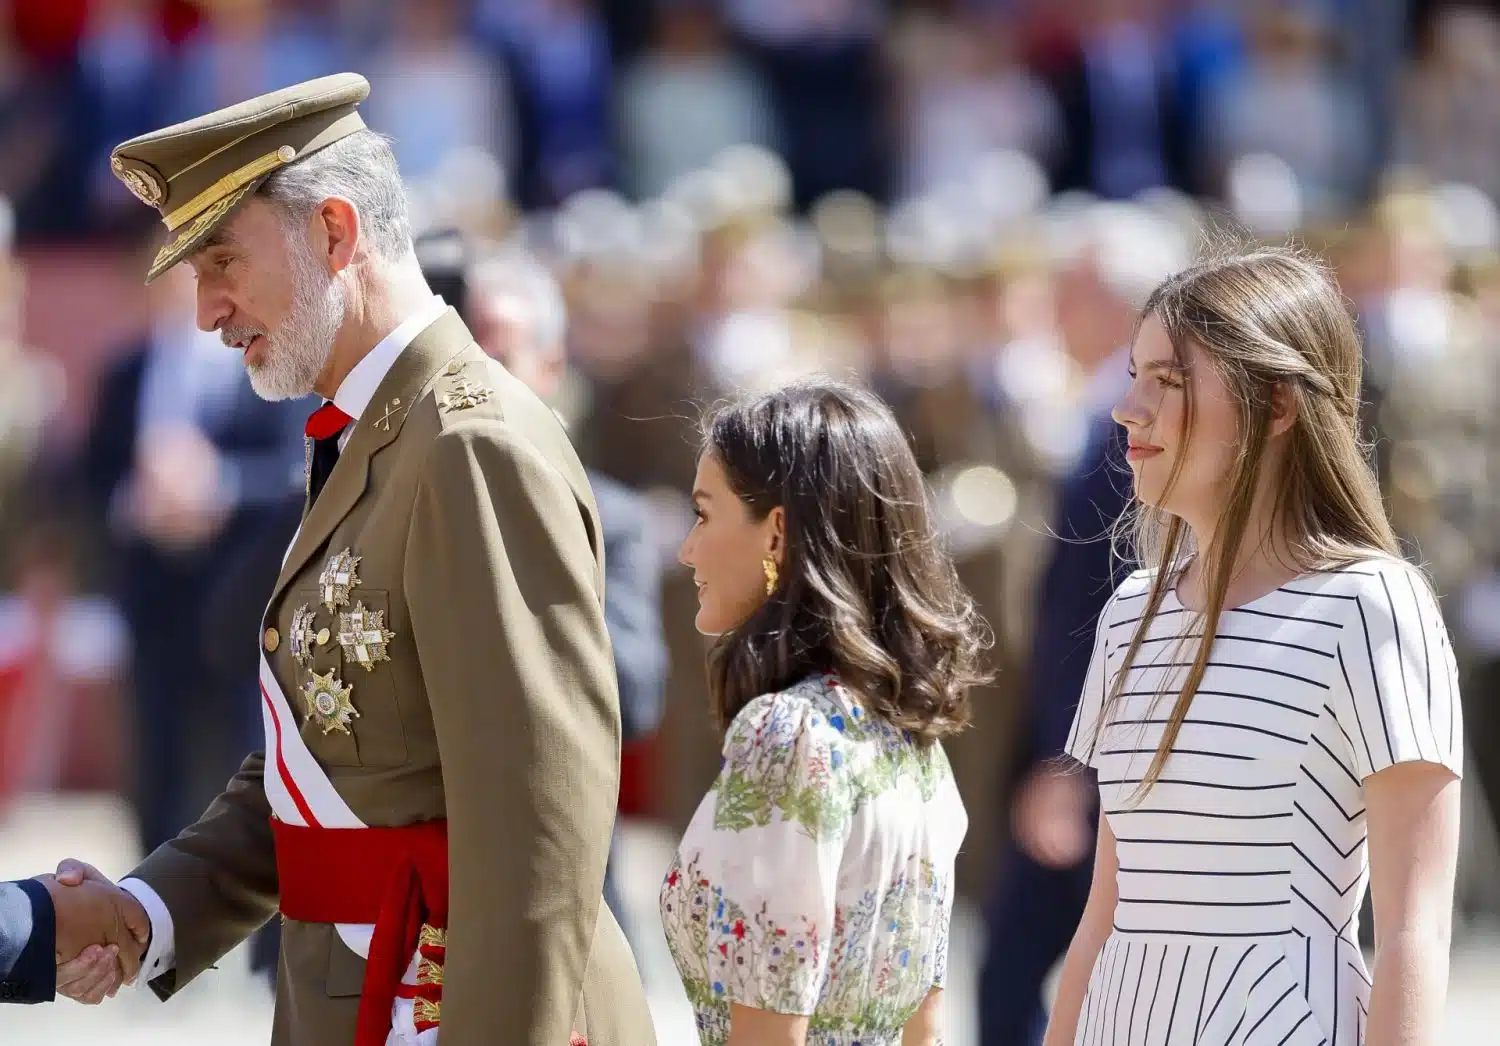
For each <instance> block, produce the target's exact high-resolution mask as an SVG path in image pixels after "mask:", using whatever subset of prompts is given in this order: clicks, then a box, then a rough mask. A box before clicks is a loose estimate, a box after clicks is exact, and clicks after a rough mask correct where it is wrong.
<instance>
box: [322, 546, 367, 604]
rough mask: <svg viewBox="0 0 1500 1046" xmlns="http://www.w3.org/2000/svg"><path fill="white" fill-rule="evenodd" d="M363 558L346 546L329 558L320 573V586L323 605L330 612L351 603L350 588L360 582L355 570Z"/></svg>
mask: <svg viewBox="0 0 1500 1046" xmlns="http://www.w3.org/2000/svg"><path fill="white" fill-rule="evenodd" d="M361 558H363V557H361V556H356V555H354V554H353V553H352V552H350V550H349V549H347V548H346V549H344V551H342V552H340V553H339V554H338V555H336V556H334V557H332V558H331V559H329V560H328V565H327V566H325V567H324V568H323V573H321V574H319V575H318V588H319V590H320V591H321V593H322V596H323V605H324V606H325V607H327V608H328V610H329V612H330V613H332V612H333V611H335V610H337V609H338V608H339V607H342V606H348V605H349V590H350V589H352V588H353V587H354V586H355V585H357V584H359V575H358V574H357V573H355V570H356V568H357V567H358V566H359V561H360V559H361Z"/></svg>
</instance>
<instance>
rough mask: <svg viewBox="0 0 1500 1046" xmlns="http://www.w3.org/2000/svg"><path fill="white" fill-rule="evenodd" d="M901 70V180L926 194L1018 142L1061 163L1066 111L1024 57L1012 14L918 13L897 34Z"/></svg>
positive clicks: (1048, 161)
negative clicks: (946, 16)
mask: <svg viewBox="0 0 1500 1046" xmlns="http://www.w3.org/2000/svg"><path fill="white" fill-rule="evenodd" d="M895 50H896V52H897V55H898V60H897V65H898V68H899V69H900V72H901V81H902V90H901V103H900V110H901V118H900V121H899V122H900V125H901V127H902V128H903V134H904V141H903V142H902V147H901V160H902V168H903V169H902V172H901V188H902V190H903V191H904V192H905V193H906V194H909V195H921V194H924V193H927V192H932V191H934V190H937V189H941V188H943V187H945V186H951V185H953V184H954V183H957V182H961V181H962V180H964V179H966V178H969V177H971V176H972V175H973V174H974V173H975V172H976V170H977V167H978V165H979V163H980V161H982V160H983V159H984V158H985V157H986V156H987V155H990V154H993V153H997V152H1002V151H1006V150H1016V151H1019V152H1023V153H1026V154H1027V155H1029V156H1032V157H1034V158H1035V159H1037V160H1038V161H1040V162H1041V163H1042V164H1044V165H1045V166H1047V167H1049V168H1050V167H1055V165H1056V163H1057V160H1058V159H1059V152H1060V150H1061V147H1062V144H1063V125H1062V113H1061V111H1060V110H1059V109H1058V105H1057V101H1056V99H1055V98H1053V97H1052V92H1051V90H1050V89H1049V88H1048V86H1047V84H1046V83H1045V82H1044V81H1043V80H1042V79H1041V78H1040V77H1038V76H1037V75H1036V74H1035V73H1033V72H1032V71H1031V70H1030V69H1028V68H1027V67H1026V66H1025V65H1024V64H1023V62H1022V61H1021V55H1020V48H1019V46H1018V41H1017V40H1016V37H1015V33H1014V32H1013V31H1012V28H1011V26H1010V24H1009V22H1008V21H1007V20H1006V19H1004V18H1002V17H998V16H995V15H983V14H977V13H960V14H959V15H957V16H955V17H953V18H952V19H951V20H945V19H932V18H921V19H911V20H909V21H908V22H907V24H905V25H904V26H902V27H901V28H900V29H899V30H898V36H897V38H896V40H895Z"/></svg>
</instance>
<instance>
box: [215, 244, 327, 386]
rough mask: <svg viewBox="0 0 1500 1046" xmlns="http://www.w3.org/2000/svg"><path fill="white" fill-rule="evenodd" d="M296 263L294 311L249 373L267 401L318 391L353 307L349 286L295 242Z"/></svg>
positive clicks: (270, 337) (271, 335)
mask: <svg viewBox="0 0 1500 1046" xmlns="http://www.w3.org/2000/svg"><path fill="white" fill-rule="evenodd" d="M290 261H291V270H292V288H293V290H292V308H291V311H290V312H289V313H287V315H286V318H285V319H283V320H282V321H281V323H280V324H279V325H278V326H277V328H276V330H274V331H272V332H270V333H268V334H267V335H266V342H267V345H266V354H265V360H264V362H262V363H261V364H260V365H258V366H254V367H247V368H246V370H247V372H248V373H249V375H250V386H251V388H253V389H254V390H255V392H256V395H258V396H260V398H261V399H265V400H284V399H296V398H297V397H300V396H306V395H307V394H308V393H310V392H312V391H313V384H314V383H315V382H316V381H317V380H318V375H319V374H321V373H323V368H324V367H325V366H326V365H327V364H328V357H329V355H330V354H332V352H333V340H334V338H335V337H336V336H337V335H338V332H339V328H340V327H341V326H343V323H344V309H345V307H346V306H347V304H348V294H347V291H346V289H345V287H344V283H343V281H342V280H340V279H339V278H338V277H329V276H328V275H327V274H326V273H325V272H324V271H323V270H322V269H321V268H320V267H319V266H318V264H317V261H316V259H314V258H313V256H312V251H311V250H309V249H308V248H307V247H306V245H305V244H302V243H299V242H296V241H294V245H293V248H292V250H291V259H290ZM226 333H228V332H226Z"/></svg>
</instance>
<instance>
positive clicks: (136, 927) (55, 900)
mask: <svg viewBox="0 0 1500 1046" xmlns="http://www.w3.org/2000/svg"><path fill="white" fill-rule="evenodd" d="M39 878H40V881H41V882H42V883H44V884H45V885H46V887H47V892H48V894H49V895H50V896H51V897H52V904H53V907H54V909H55V910H56V912H57V958H58V961H59V963H60V965H59V966H58V968H57V990H58V992H59V993H60V994H62V995H66V996H67V997H68V998H70V999H75V1000H77V1001H79V1002H83V1003H88V1004H90V1005H92V1004H96V1003H99V1002H102V1001H103V1000H104V999H105V998H106V997H107V996H112V995H114V993H115V992H116V991H118V990H119V987H120V985H121V983H126V984H128V983H132V982H134V980H135V978H136V975H137V974H138V973H139V972H140V968H141V956H142V953H143V952H144V951H145V948H146V942H147V941H148V940H149V939H150V935H151V921H150V919H149V918H148V917H147V915H146V911H145V909H144V908H142V907H141V904H140V902H139V901H137V900H136V899H135V898H134V897H133V896H131V895H130V893H128V892H127V891H125V890H122V889H120V888H119V887H118V886H116V885H115V884H114V883H113V882H111V881H110V880H109V879H108V878H107V877H106V876H104V875H103V874H101V873H100V872H99V871H98V870H97V869H95V868H94V867H92V866H91V865H87V864H83V863H82V862H79V861H72V860H68V861H64V862H63V863H62V864H60V865H58V867H57V875H56V877H53V876H41V877H39Z"/></svg>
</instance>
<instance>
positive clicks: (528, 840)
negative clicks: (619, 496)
mask: <svg viewBox="0 0 1500 1046" xmlns="http://www.w3.org/2000/svg"><path fill="white" fill-rule="evenodd" d="M368 91H369V87H368V84H366V82H365V81H364V79H363V78H361V77H359V76H355V75H350V74H344V75H340V76H334V77H327V78H323V79H319V80H313V81H310V82H308V83H304V84H300V85H298V86H296V87H292V88H288V89H286V90H283V91H277V92H275V93H273V94H269V95H266V96H264V97H261V98H256V99H253V100H251V101H248V102H245V103H242V104H240V105H237V106H233V107H231V108H229V109H225V110H222V111H219V112H215V113H211V114H209V115H207V116H204V117H200V118H198V119H195V120H191V121H189V122H187V123H183V124H178V125H175V126H172V127H168V128H166V129H164V130H160V131H156V132H153V133H151V134H148V135H145V136H142V137H140V138H136V139H133V140H132V141H129V142H126V143H125V144H123V145H121V146H119V147H118V148H116V149H115V151H114V155H113V158H112V165H113V168H114V171H115V173H116V174H117V175H118V176H119V177H120V178H121V180H122V181H124V182H125V184H126V185H127V186H129V187H130V188H131V190H132V191H133V192H135V193H136V195H137V196H139V197H140V198H141V199H142V200H143V201H145V202H146V203H148V204H150V205H151V206H153V207H156V208H157V209H158V210H160V212H161V214H162V216H163V220H164V222H165V224H166V226H167V228H168V229H169V230H170V231H171V237H170V239H169V241H168V243H167V245H166V246H165V247H164V248H162V250H161V252H160V253H159V254H158V255H157V257H156V260H155V262H154V263H153V264H152V266H151V268H150V271H149V273H148V276H147V279H148V280H150V279H153V278H155V277H156V276H158V275H160V274H161V273H162V272H163V271H165V270H166V269H167V268H168V267H170V266H172V265H175V264H177V263H178V262H179V261H187V262H188V263H189V264H191V265H192V266H193V268H194V270H195V272H196V274H197V278H198V289H197V293H198V322H199V325H200V326H201V327H203V328H204V329H205V330H217V331H219V333H220V335H221V337H222V338H223V340H224V342H225V344H226V345H227V346H229V347H230V348H236V349H239V350H240V351H241V352H242V353H243V355H244V362H245V365H246V367H247V368H248V370H249V373H250V377H251V381H252V383H253V384H254V386H255V388H256V390H257V391H258V392H259V393H260V394H261V395H262V396H265V397H266V398H268V399H280V398H285V397H290V396H299V395H303V394H306V393H308V392H310V391H317V392H318V393H319V394H320V395H321V396H322V397H323V398H324V399H325V400H326V401H327V402H325V404H324V405H323V406H322V407H321V408H319V409H318V410H317V411H316V412H315V413H314V414H313V416H312V417H311V418H310V419H309V421H308V424H307V436H308V444H307V445H308V461H307V465H308V470H307V471H308V508H307V511H306V513H305V514H304V516H303V519H302V524H301V528H300V530H299V531H298V533H297V535H296V537H295V538H294V539H293V541H292V544H291V547H290V549H289V550H288V551H287V555H286V559H285V562H284V565H283V567H282V570H281V575H280V578H279V579H278V580H277V582H276V585H275V588H274V590H273V593H272V596H271V601H270V604H269V606H268V607H267V609H266V612H265V616H264V620H263V625H262V633H261V636H260V647H261V650H262V657H261V661H260V681H261V694H262V698H263V706H264V707H263V709H262V711H263V719H264V721H265V730H266V744H265V749H264V751H262V752H257V753H255V754H253V755H252V756H250V757H249V758H248V759H247V760H246V761H245V764H244V766H243V767H242V768H241V770H240V772H239V773H238V774H237V775H236V776H235V777H234V779H233V780H231V781H230V783H229V785H228V787H227V789H226V790H225V791H224V793H223V794H222V795H221V796H220V797H219V798H218V799H217V800H215V802H214V803H213V804H212V805H211V806H210V807H209V809H208V810H207V811H206V812H205V813H204V815H203V816H202V818H200V819H199V821H198V822H197V823H196V824H194V825H193V826H191V827H189V828H188V829H186V830H185V831H184V832H183V833H182V834H181V835H180V836H178V837H177V838H176V839H175V840H173V841H171V842H169V843H167V844H166V845H164V846H162V847H160V848H159V849H157V850H156V852H154V853H152V854H151V855H150V856H149V857H147V858H146V859H145V861H143V862H142V863H141V865H140V866H139V867H138V868H137V869H136V870H135V871H134V872H133V873H131V875H130V876H129V877H127V878H126V879H124V880H123V881H122V883H121V886H122V887H123V891H128V894H129V896H130V897H131V898H134V900H130V899H129V898H127V897H126V894H125V892H122V893H121V894H120V903H121V904H122V906H128V905H131V904H134V903H136V902H137V901H138V902H139V904H140V905H141V906H142V907H143V908H144V909H145V911H146V913H147V914H149V916H150V922H151V943H150V945H149V947H148V949H147V951H146V954H145V956H144V958H143V961H142V969H143V979H144V980H146V981H148V982H149V983H150V984H151V986H152V987H153V988H154V989H155V991H156V993H157V994H158V995H160V996H162V997H163V998H165V997H167V996H170V995H171V994H173V993H174V992H176V991H179V990H181V989H182V988H183V987H184V986H185V985H186V984H188V983H189V982H190V981H192V980H193V979H194V978H195V977H197V976H198V975H199V974H200V973H202V972H203V971H205V970H207V969H209V968H210V967H211V966H212V965H213V964H214V963H215V962H217V961H218V960H219V959H220V958H221V957H222V956H223V955H224V954H225V953H226V952H228V951H229V950H230V949H231V948H232V947H234V946H235V944H237V943H238V942H239V941H241V940H243V939H244V938H245V936H246V935H247V934H249V933H250V932H251V931H252V930H254V929H255V928H256V927H257V926H259V925H260V924H262V923H263V922H265V921H266V920H268V919H269V918H271V916H272V915H273V914H275V912H276V911H277V909H278V907H279V908H280V911H281V914H282V917H283V920H284V927H283V935H282V951H281V960H280V970H279V978H278V991H277V1003H276V1016H275V1023H274V1030H273V1042H274V1043H275V1044H277V1046H303V1044H306V1046H313V1044H316V1046H325V1044H334V1043H350V1042H353V1043H355V1044H356V1046H378V1044H382V1043H386V1042H387V1038H388V1036H390V1040H389V1041H391V1042H398V1043H402V1044H406V1043H420V1044H422V1046H429V1044H432V1043H435V1042H436V1041H437V1037H438V1034H439V1030H440V1031H441V1037H442V1042H443V1044H444V1046H481V1044H482V1046H491V1044H494V1043H500V1042H504V1043H517V1044H528V1046H560V1044H562V1043H565V1042H568V1041H569V1036H570V1035H572V1036H573V1039H574V1041H575V1042H576V1041H578V1040H579V1039H580V1038H586V1039H587V1041H588V1042H589V1043H590V1044H592V1046H614V1044H619V1046H640V1044H642V1043H651V1042H652V1041H653V1038H654V1036H653V1033H652V1028H651V1022H650V1016H649V1014H648V1012H647V1009H646V1005H645V998H644V994H643V992H642V989H641V984H640V980H639V977H638V974H637V971H636V968H635V965H634V962H633V960H632V958H631V956H630V952H629V949H628V948H627V946H626V943H625V940H624V938H623V936H622V934H621V933H620V929H619V926H618V924H617V923H616V922H615V920H614V918H613V916H612V915H611V914H610V912H609V909H608V908H607V907H606V906H604V905H603V904H602V903H601V900H600V891H601V887H602V884H603V881H604V868H605V861H606V858H607V855H608V852H609V843H610V834H611V830H612V827H613V820H614V811H615V801H616V790H617V787H618V757H619V731H620V719H619V708H618V699H617V696H616V684H615V674H614V666H613V662H612V659H611V655H610V646H609V641H608V639H607V636H606V632H605V626H604V612H603V592H602V588H603V580H602V578H603V569H602V562H601V558H602V556H601V552H600V549H601V547H602V543H601V537H600V533H601V531H600V525H599V521H598V517H597V512H596V509H595V505H594V499H593V495H592V494H591V492H590V490H589V486H588V483H587V480H586V479H585V476H584V472H583V469H582V467H581V466H580V465H579V462H578V459H577V458H576V456H575V455H574V453H573V450H572V448H571V447H570V445H569V443H568V440H567V437H566V436H565V435H564V432H563V430H562V427H561V426H560V424H559V423H558V421H557V420H556V418H555V417H554V416H553V414H552V413H551V411H549V410H548V409H547V408H546V407H545V406H543V404H542V403H541V402H540V401H539V400H538V399H537V398H536V396H535V395H533V394H532V393H531V392H530V391H528V390H527V389H526V387H525V386H524V385H523V384H522V383H521V382H520V381H518V380H517V379H516V378H514V377H513V376H512V375H510V374H509V373H508V372H507V371H506V370H505V369H504V368H503V367H502V366H500V365H499V364H498V363H495V362H494V361H492V360H490V359H489V358H488V357H486V355H485V354H484V353H483V352H482V351H481V350H480V349H479V347H478V346H476V345H475V344H474V340H473V338H472V337H471V336H470V334H469V331H468V330H467V329H466V328H465V326H464V324H463V322H462V321H461V320H460V319H459V318H458V316H457V315H456V314H455V313H454V312H453V311H452V310H451V309H449V308H447V306H446V305H445V304H444V303H443V301H442V299H440V298H436V297H434V296H433V294H432V292H431V290H430V289H429V287H428V285H427V283H426V282H425V280H424V279H423V277H422V273H421V269H420V267H419V265H418V263H417V260H416V257H415V254H414V252H413V248H412V241H411V233H410V229H409V223H408V219H407V213H406V203H405V196H404V193H403V190H402V186H401V181H400V175H399V172H398V171H397V169H396V164H395V159H394V157H393V156H392V153H391V150H390V148H389V145H388V144H387V142H386V141H385V140H384V139H383V138H381V137H380V136H378V135H375V134H374V133H372V132H370V131H368V130H366V129H365V128H364V125H363V123H362V121H361V119H360V116H359V114H358V111H357V108H356V107H357V105H358V104H359V102H360V101H361V100H363V99H364V98H365V96H366V95H367V94H368ZM163 627H174V626H173V623H172V622H163ZM248 639H249V637H247V641H248ZM91 877H97V873H92V871H91ZM98 988H99V985H97V984H94V985H91V986H90V989H91V990H90V991H89V992H86V993H81V994H86V995H87V996H88V997H89V998H90V1000H91V1001H92V1000H93V999H95V998H97V997H98V996H99V995H100V994H101V993H100V992H99V991H98Z"/></svg>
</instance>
